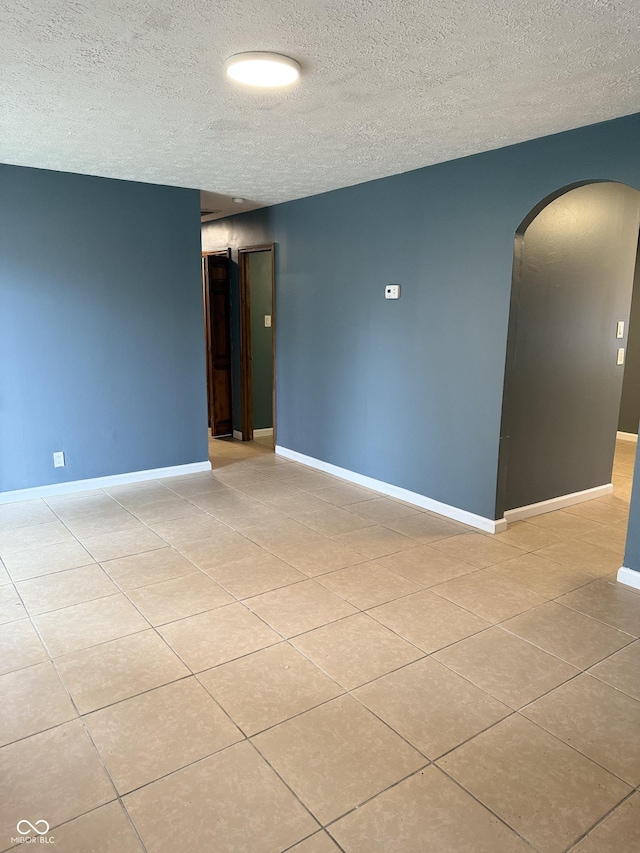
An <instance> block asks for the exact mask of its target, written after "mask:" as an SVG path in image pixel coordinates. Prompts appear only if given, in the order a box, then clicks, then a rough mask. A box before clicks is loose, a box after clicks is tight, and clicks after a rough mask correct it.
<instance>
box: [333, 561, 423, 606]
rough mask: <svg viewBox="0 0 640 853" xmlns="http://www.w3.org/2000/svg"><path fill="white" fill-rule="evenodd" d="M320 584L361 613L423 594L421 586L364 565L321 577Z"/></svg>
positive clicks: (372, 564) (385, 570)
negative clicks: (410, 596) (389, 602)
mask: <svg viewBox="0 0 640 853" xmlns="http://www.w3.org/2000/svg"><path fill="white" fill-rule="evenodd" d="M317 582H318V583H320V584H322V586H326V587H327V589H330V590H331V592H335V593H336V595H339V596H340V597H341V598H344V599H346V600H347V601H348V602H349V603H350V604H353V605H354V606H355V607H358V608H360V610H366V609H367V608H369V607H375V606H376V605H377V604H384V603H386V602H387V601H392V600H393V599H395V598H401V597H402V596H403V595H409V594H410V593H412V592H418V591H419V590H420V587H419V586H418V585H417V584H415V583H413V582H412V581H410V580H408V579H407V578H405V577H402V575H398V574H396V573H395V572H392V571H390V570H389V569H385V568H384V566H381V565H379V564H378V563H373V562H369V563H360V564H359V565H357V566H350V567H349V568H347V569H340V570H339V571H337V572H330V573H329V574H326V575H320V576H319V577H318V578H317Z"/></svg>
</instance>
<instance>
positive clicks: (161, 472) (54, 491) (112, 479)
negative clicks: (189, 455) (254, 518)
mask: <svg viewBox="0 0 640 853" xmlns="http://www.w3.org/2000/svg"><path fill="white" fill-rule="evenodd" d="M203 471H211V462H209V460H207V461H206V462H190V463H189V464H188V465H172V466H171V467H169V468H150V469H149V470H148V471H132V472H131V473H130V474H112V475H110V476H109V477H93V478H92V479H90V480H71V481H69V482H67V483H52V484H51V485H48V486H34V487H33V488H30V489H16V490H15V491H12V492H0V504H8V503H15V502H16V501H32V500H35V499H36V498H51V497H53V496H54V495H66V494H70V493H72V492H88V491H90V490H91V489H108V488H109V487H110V486H122V485H124V484H125V483H141V482H142V481H143V480H160V479H162V478H164V477H181V476H184V475H185V474H199V473H201V472H203Z"/></svg>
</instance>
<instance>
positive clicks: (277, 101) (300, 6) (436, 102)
mask: <svg viewBox="0 0 640 853" xmlns="http://www.w3.org/2000/svg"><path fill="white" fill-rule="evenodd" d="M639 48H640V35H639V29H638V2H637V0H422V2H415V0H329V2H313V0H288V2H279V0H259V2H255V0H253V2H251V0H244V2H241V0H171V2H169V0H164V2H162V0H5V2H4V3H3V4H2V6H1V8H0V161H3V162H6V163H14V164H19V165H25V166H37V167H41V168H47V169H58V170H64V171H73V172H82V173H88V174H93V175H104V176H108V177H115V178H126V179H132V180H138V181H149V182H153V183H160V184H175V185H179V186H186V187H195V188H198V189H203V190H208V191H210V192H212V193H215V194H217V195H216V196H215V197H214V198H216V199H217V200H218V201H220V196H240V197H242V198H245V199H247V200H249V202H251V204H250V205H248V206H252V207H253V206H256V205H260V204H271V203H274V202H279V201H286V200H289V199H294V198H299V197H302V196H308V195H312V194H314V193H319V192H323V191H325V190H330V189H335V188H337V187H342V186H348V185H351V184H356V183H359V182H361V181H367V180H370V179H372V178H378V177H382V176H385V175H390V174H395V173H398V172H404V171H407V170H409V169H415V168H418V167H420V166H425V165H428V164H431V163H435V162H440V161H443V160H449V159H452V158H454V157H460V156H462V155H465V154H471V153H475V152H478V151H484V150H487V149H490V148H497V147H500V146H503V145H506V144H509V143H513V142H518V141H521V140H524V139H530V138H532V137H537V136H543V135H545V134H548V133H553V132H556V131H560V130H565V129H568V128H572V127H577V126H580V125H586V124H591V123H592V122H596V121H601V120H604V119H608V118H614V117H616V116H621V115H626V114H629V113H632V112H635V111H637V110H638V109H640V103H639V94H638V93H639V91H640V85H639V83H640V81H639V74H638V54H639ZM247 50H273V51H277V52H281V53H286V54H288V55H290V56H292V57H294V58H295V59H297V60H298V61H299V62H300V64H301V65H302V68H303V78H302V80H301V82H300V83H299V84H298V85H297V86H295V87H294V88H291V89H289V90H287V91H280V92H265V91H257V90H250V89H246V88H244V87H240V86H239V85H238V84H232V83H230V82H227V80H226V79H225V77H224V74H223V62H224V59H225V58H226V57H227V56H229V55H230V54H233V53H238V52H241V51H247ZM222 201H223V207H224V199H223V200H222ZM219 206H220V205H218V207H219ZM216 209H217V208H216ZM229 209H233V212H238V210H239V209H242V208H241V206H239V205H237V204H235V205H234V204H233V203H229V205H228V206H227V208H226V209H225V212H226V210H229Z"/></svg>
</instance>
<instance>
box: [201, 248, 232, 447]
mask: <svg viewBox="0 0 640 853" xmlns="http://www.w3.org/2000/svg"><path fill="white" fill-rule="evenodd" d="M202 301H203V305H204V333H205V352H206V366H207V412H208V424H209V429H210V430H211V435H212V437H213V438H223V437H225V436H230V435H231V434H232V432H233V414H232V398H231V394H232V391H231V387H232V386H231V294H230V283H229V253H228V252H209V253H206V254H203V256H202Z"/></svg>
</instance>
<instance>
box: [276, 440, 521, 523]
mask: <svg viewBox="0 0 640 853" xmlns="http://www.w3.org/2000/svg"><path fill="white" fill-rule="evenodd" d="M275 452H276V454H277V455H278V456H282V457H284V458H285V459H291V461H292V462H300V463H301V464H302V465H307V466H308V467H309V468H315V469H316V470H317V471H324V473H325V474H331V475H332V476H334V477H338V478H339V479H341V480H346V481H347V482H348V483H354V484H355V485H357V486H363V487H364V488H365V489H371V490H372V491H374V492H379V493H380V494H381V495H387V496H388V497H391V498H397V500H400V501H404V503H407V504H412V505H413V506H417V507H420V509H426V510H429V512H433V513H436V514H437V515H442V516H444V517H445V518H450V519H452V520H453V521H459V522H461V523H462V524H467V525H468V526H469V527H475V528H476V529H477V530H482V531H483V532H484V533H501V532H502V531H503V530H506V529H507V522H506V520H505V519H504V518H500V519H498V520H494V519H492V518H485V517H484V516H482V515H476V514H475V513H473V512H468V511H467V510H465V509H460V508H459V507H456V506H450V505H449V504H444V503H441V502H440V501H436V500H434V499H433V498H428V497H427V496H426V495H420V494H418V493H417V492H411V491H409V490H408V489H403V488H401V487H400V486H394V485H392V484H391V483H385V482H384V481H382V480H375V479H374V478H373V477H365V476H364V474H358V473H357V472H355V471H350V470H349V469H348V468H340V467H339V466H338V465H332V464H331V463H330V462H323V461H322V460H321V459H316V458H315V457H313V456H306V455H305V454H304V453H298V451H297V450H289V448H288V447H281V446H280V445H276V447H275Z"/></svg>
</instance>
